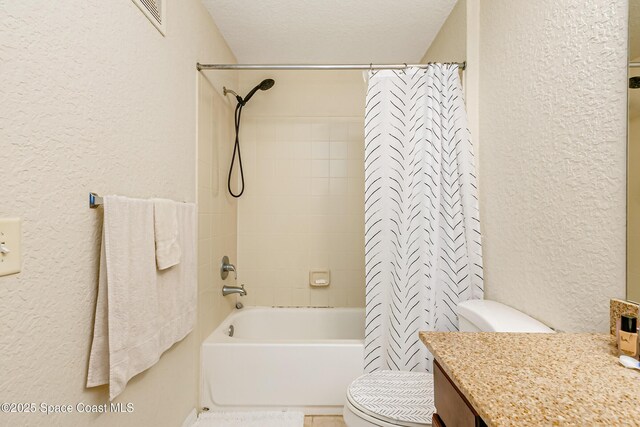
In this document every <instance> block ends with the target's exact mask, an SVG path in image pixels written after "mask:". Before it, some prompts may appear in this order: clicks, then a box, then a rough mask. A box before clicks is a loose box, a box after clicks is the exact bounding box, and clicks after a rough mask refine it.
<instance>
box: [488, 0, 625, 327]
mask: <svg viewBox="0 0 640 427" xmlns="http://www.w3.org/2000/svg"><path fill="white" fill-rule="evenodd" d="M626 9H627V2H626V1H617V0H598V1H591V2H584V1H578V0H570V1H563V2H556V1H552V0H543V1H536V2H531V1H528V0H517V1H514V0H487V1H485V0H483V1H481V9H480V16H479V19H480V34H477V35H476V38H479V39H480V41H481V43H480V70H479V72H480V95H479V99H480V139H481V141H482V144H481V148H480V176H481V180H480V209H481V218H482V230H483V250H484V259H485V281H486V297H487V298H490V299H494V300H498V301H501V302H504V303H506V304H509V305H511V306H513V307H515V308H517V309H520V310H522V311H524V312H526V313H529V314H530V315H532V316H533V317H536V318H538V319H539V320H541V321H543V322H545V323H546V324H548V325H550V326H552V327H555V328H560V329H563V330H567V331H600V332H605V331H606V330H607V328H608V323H609V317H608V305H609V298H612V297H615V298H621V297H624V295H625V293H624V289H625V150H626V143H625V140H626V119H625V117H626V114H625V111H626V96H625V95H626V61H627V48H626V45H627V22H626V16H627V10H626Z"/></svg>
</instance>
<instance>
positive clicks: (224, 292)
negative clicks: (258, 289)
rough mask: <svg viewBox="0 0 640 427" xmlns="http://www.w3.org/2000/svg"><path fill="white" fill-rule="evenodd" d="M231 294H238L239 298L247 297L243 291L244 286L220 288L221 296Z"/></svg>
mask: <svg viewBox="0 0 640 427" xmlns="http://www.w3.org/2000/svg"><path fill="white" fill-rule="evenodd" d="M231 294H240V296H245V295H247V291H245V290H244V285H240V287H238V286H227V285H224V286H223V287H222V296H223V297H226V296H227V295H231Z"/></svg>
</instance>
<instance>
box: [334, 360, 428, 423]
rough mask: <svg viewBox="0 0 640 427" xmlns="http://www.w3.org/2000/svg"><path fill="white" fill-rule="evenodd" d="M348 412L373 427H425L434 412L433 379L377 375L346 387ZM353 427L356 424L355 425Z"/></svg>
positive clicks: (392, 373)
mask: <svg viewBox="0 0 640 427" xmlns="http://www.w3.org/2000/svg"><path fill="white" fill-rule="evenodd" d="M347 410H348V411H349V412H350V413H351V414H349V416H347V417H345V421H347V420H346V418H353V417H351V416H350V415H354V416H355V417H357V418H359V419H360V420H362V421H364V422H363V423H358V424H360V425H372V426H385V427H386V426H403V427H425V426H430V425H431V417H432V416H433V412H434V411H435V405H434V401H433V375H431V374H427V373H421V372H403V371H377V372H373V373H370V374H365V375H362V376H361V377H359V378H358V379H356V380H355V381H353V382H352V383H351V385H349V388H348V390H347V405H345V415H347ZM354 424H355V423H354Z"/></svg>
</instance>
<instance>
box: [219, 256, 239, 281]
mask: <svg viewBox="0 0 640 427" xmlns="http://www.w3.org/2000/svg"><path fill="white" fill-rule="evenodd" d="M230 271H233V275H234V276H235V279H236V280H238V272H237V271H236V266H235V265H233V264H231V263H229V257H228V256H226V255H225V256H223V257H222V264H221V265H220V277H221V278H222V280H225V279H226V278H227V276H228V275H229V272H230Z"/></svg>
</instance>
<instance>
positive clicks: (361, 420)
mask: <svg viewBox="0 0 640 427" xmlns="http://www.w3.org/2000/svg"><path fill="white" fill-rule="evenodd" d="M458 322H459V327H460V331H462V332H532V333H553V330H552V329H550V328H549V327H548V326H546V325H544V324H543V323H540V322H538V321H537V320H535V319H533V318H531V317H529V316H527V315H526V314H524V313H522V312H520V311H518V310H516V309H514V308H511V307H509V306H507V305H504V304H501V303H499V302H495V301H488V300H470V301H464V302H461V303H460V304H458ZM434 409H435V405H434V401H433V375H432V374H429V373H422V372H403V371H377V372H372V373H370V374H365V375H362V376H361V377H359V378H357V379H356V380H354V381H353V382H352V383H351V384H350V385H349V388H348V390H347V400H346V404H345V405H344V411H343V417H344V422H345V424H346V425H347V426H348V427H372V426H380V427H397V426H404V427H426V426H431V417H432V415H433V412H434Z"/></svg>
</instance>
